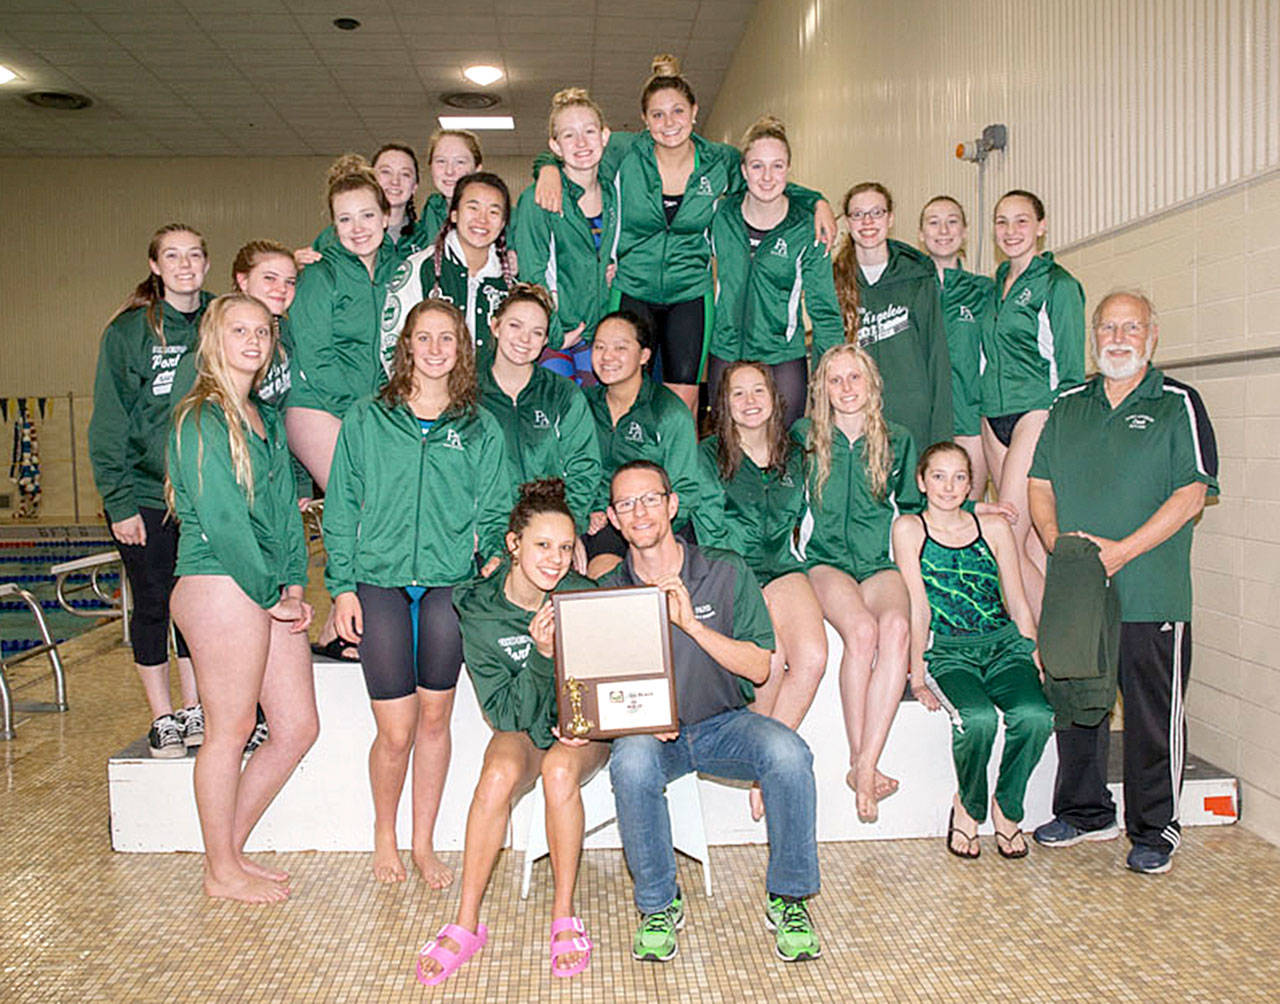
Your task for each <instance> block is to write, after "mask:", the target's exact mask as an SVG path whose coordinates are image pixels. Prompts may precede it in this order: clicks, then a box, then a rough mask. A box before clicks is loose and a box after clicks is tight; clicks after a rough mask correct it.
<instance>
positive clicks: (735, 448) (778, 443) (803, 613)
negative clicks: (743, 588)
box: [702, 360, 827, 819]
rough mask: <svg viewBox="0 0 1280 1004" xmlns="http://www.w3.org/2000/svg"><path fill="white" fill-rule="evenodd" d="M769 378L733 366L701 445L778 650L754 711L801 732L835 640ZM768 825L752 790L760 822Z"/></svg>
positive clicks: (753, 367) (760, 367) (760, 370)
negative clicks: (803, 554) (803, 543)
mask: <svg viewBox="0 0 1280 1004" xmlns="http://www.w3.org/2000/svg"><path fill="white" fill-rule="evenodd" d="M770 370H771V368H770V367H769V366H768V365H767V364H765V363H755V362H749V361H741V360H740V361H738V362H731V363H728V364H727V365H726V366H725V368H724V373H723V374H722V376H721V379H720V389H719V392H718V393H717V394H716V398H715V405H714V407H713V409H712V416H713V419H714V421H715V427H716V434H715V435H714V436H710V437H708V438H707V439H704V440H703V441H702V451H703V454H704V456H705V458H706V460H707V462H708V463H709V464H711V465H712V466H713V467H714V468H715V470H716V473H717V474H718V475H719V476H720V482H721V484H723V485H724V509H725V521H726V523H727V524H728V526H729V532H730V536H731V537H732V538H733V541H734V547H735V549H736V550H737V551H738V552H739V553H740V554H741V555H742V556H743V557H744V558H746V560H747V564H748V565H749V566H750V567H751V571H752V572H754V573H755V576H756V579H757V580H758V581H759V583H760V586H761V587H762V589H763V590H764V602H765V605H766V606H767V607H768V608H769V616H770V618H771V619H772V621H773V633H774V637H775V638H776V640H777V647H776V648H775V649H774V651H773V658H772V661H771V664H770V665H771V668H770V671H769V680H768V682H766V683H764V684H762V685H761V686H758V687H756V699H755V703H753V704H752V705H751V707H752V709H753V710H754V711H758V712H759V713H760V714H762V715H769V716H771V717H773V718H776V719H778V721H780V722H784V723H786V724H787V725H788V726H790V727H791V728H792V729H798V728H799V727H800V722H801V720H802V719H803V718H804V716H805V713H806V712H807V711H808V710H809V705H810V704H811V703H812V702H813V695H814V693H815V692H816V691H817V689H818V683H819V682H820V681H821V680H822V674H823V673H824V672H825V670H826V668H827V632H826V628H824V627H823V625H822V608H821V607H820V606H819V605H818V598H817V596H816V595H814V592H813V586H812V585H811V584H810V582H809V579H808V578H807V577H806V576H805V574H804V562H803V561H801V560H800V555H799V554H798V553H797V551H796V535H797V533H798V531H799V529H800V520H801V518H802V517H803V516H804V511H805V498H804V455H803V451H802V450H801V449H800V447H799V446H798V445H796V444H795V443H793V442H792V441H791V439H790V438H789V437H788V435H787V426H786V425H784V424H783V410H782V402H781V400H780V399H779V396H778V388H777V386H776V385H775V384H774V382H773V376H772V374H771V372H770ZM763 815H764V800H763V798H762V797H761V794H760V788H759V786H753V787H752V789H751V816H752V818H753V819H759V818H760V817H761V816H763Z"/></svg>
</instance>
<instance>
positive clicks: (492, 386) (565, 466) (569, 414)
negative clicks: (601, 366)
mask: <svg viewBox="0 0 1280 1004" xmlns="http://www.w3.org/2000/svg"><path fill="white" fill-rule="evenodd" d="M478 383H479V386H480V404H481V406H482V407H483V408H484V409H485V410H486V411H488V412H489V414H491V415H492V416H493V417H494V418H495V419H496V420H497V422H498V425H499V426H500V427H501V428H502V431H503V433H504V434H505V435H506V443H507V460H508V462H509V463H510V465H511V471H512V474H513V476H514V478H515V483H516V484H524V483H525V482H526V481H536V480H537V479H538V478H563V479H564V486H565V500H566V501H567V502H568V503H569V509H570V511H571V512H572V513H573V519H574V523H575V524H576V525H577V528H578V532H579V533H584V532H586V529H587V520H588V518H589V517H590V516H591V513H592V511H593V510H594V509H596V508H597V507H596V500H597V498H598V496H599V494H600V478H601V471H600V448H599V446H598V445H597V443H596V432H595V423H594V422H592V420H591V410H590V409H589V408H588V407H587V399H586V398H585V397H583V396H582V391H581V389H580V388H579V387H578V385H577V384H576V383H574V382H573V381H572V380H566V379H565V378H564V377H562V376H560V375H559V374H556V373H553V372H552V371H551V370H549V369H547V368H546V367H544V366H534V367H533V373H532V375H531V376H530V377H529V382H528V383H527V384H525V385H524V388H523V389H522V390H521V391H520V393H519V394H517V395H516V399H515V401H512V400H511V397H510V396H509V395H508V394H507V392H506V391H504V390H503V389H502V388H501V387H499V386H498V382H497V381H496V380H495V379H494V378H493V367H491V366H486V367H484V368H483V369H482V370H480V373H479V377H478Z"/></svg>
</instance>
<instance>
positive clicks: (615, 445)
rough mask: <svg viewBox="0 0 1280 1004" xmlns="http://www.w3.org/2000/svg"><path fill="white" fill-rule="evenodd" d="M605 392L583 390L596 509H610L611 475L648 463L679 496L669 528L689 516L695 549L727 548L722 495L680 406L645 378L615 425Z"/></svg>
mask: <svg viewBox="0 0 1280 1004" xmlns="http://www.w3.org/2000/svg"><path fill="white" fill-rule="evenodd" d="M607 390H608V388H607V387H606V386H605V385H604V384H597V385H596V386H594V387H585V388H583V394H585V395H586V398H587V404H588V405H589V406H590V408H591V415H592V417H593V418H594V419H595V428H596V436H597V438H598V441H599V444H600V459H601V461H602V462H603V464H604V477H603V478H602V479H601V482H600V494H599V498H598V500H597V502H596V508H597V509H601V510H603V509H604V508H605V507H606V506H608V504H609V481H610V479H611V478H612V477H613V473H614V471H616V470H617V469H618V468H619V467H621V466H622V465H623V464H625V463H627V462H629V461H632V460H650V461H652V462H653V463H655V464H659V465H661V466H662V467H663V468H664V469H665V470H666V472H667V476H668V477H669V478H670V479H671V487H672V488H673V489H674V490H675V491H676V493H677V494H678V495H679V496H680V510H679V512H677V513H676V518H675V519H674V520H672V525H673V526H674V527H675V528H676V529H680V528H681V527H683V526H684V525H685V524H686V523H687V522H689V519H690V518H691V517H692V519H693V528H694V530H695V531H697V534H698V543H699V544H700V545H704V546H707V547H728V546H730V544H729V538H728V526H727V524H726V522H725V518H724V491H723V490H722V489H721V487H720V482H719V480H718V479H717V478H716V477H715V474H714V473H713V468H709V467H707V466H706V463H705V462H704V461H703V459H702V457H701V455H700V454H699V453H698V434H697V432H696V430H695V429H694V427H693V416H692V415H691V414H690V413H689V409H688V407H687V406H686V405H685V403H684V402H683V401H681V400H680V399H679V398H678V397H676V396H675V394H673V393H672V392H671V391H670V390H668V389H667V388H666V387H663V386H660V385H658V384H655V383H654V382H653V381H652V380H650V379H649V378H648V377H645V378H644V380H643V381H642V382H641V384H640V392H639V393H638V394H637V395H636V400H635V403H634V404H633V405H632V406H631V409H630V410H629V411H628V412H627V413H626V414H625V415H623V416H622V417H621V418H620V419H618V424H617V425H614V424H613V419H612V418H611V417H610V416H609V401H608V399H607V398H606V397H605V392H606V391H607Z"/></svg>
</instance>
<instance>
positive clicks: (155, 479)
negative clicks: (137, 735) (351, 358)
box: [89, 223, 209, 757]
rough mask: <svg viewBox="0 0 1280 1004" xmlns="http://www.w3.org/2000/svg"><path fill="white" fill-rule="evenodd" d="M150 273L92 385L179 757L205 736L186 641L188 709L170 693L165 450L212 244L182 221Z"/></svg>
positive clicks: (140, 626) (99, 468) (106, 495)
mask: <svg viewBox="0 0 1280 1004" xmlns="http://www.w3.org/2000/svg"><path fill="white" fill-rule="evenodd" d="M147 262H148V265H149V266H150V271H149V272H148V273H147V277H146V279H144V280H143V281H142V282H140V283H139V284H138V287H137V288H136V289H135V290H134V291H133V293H132V294H131V295H130V296H129V298H128V299H127V300H125V302H124V303H123V304H122V305H121V307H120V309H119V310H117V311H116V313H115V316H114V317H112V319H111V323H110V324H108V325H107V330H106V331H104V332H103V334H102V343H101V348H100V349H99V351H98V372H97V376H96V377H95V378H94V382H93V417H92V418H91V419H90V421H89V459H90V461H91V462H92V463H93V477H94V481H95V482H96V483H97V486H98V493H99V494H100V495H101V496H102V504H103V507H104V509H105V510H106V514H107V525H108V526H109V528H110V530H111V536H112V537H114V538H115V540H116V543H118V544H119V545H120V558H121V560H122V562H123V563H124V570H125V575H127V576H128V579H129V588H130V590H131V592H132V598H133V612H132V615H131V618H130V621H129V626H130V635H131V638H132V641H133V661H134V664H135V665H136V666H137V668H138V675H139V676H140V677H141V679H142V686H143V689H144V690H145V691H146V694H147V703H148V704H149V705H150V706H151V717H152V719H153V721H152V723H151V730H150V733H149V735H148V743H149V745H150V747H151V755H152V756H155V757H181V756H185V755H186V749H187V746H198V745H200V743H201V741H202V740H203V738H204V719H203V716H202V714H201V711H200V705H199V697H198V696H197V694H196V678H195V674H194V673H193V672H192V670H191V660H190V658H189V657H188V651H187V643H186V641H185V640H184V639H183V637H182V634H181V633H180V632H179V633H178V634H177V636H176V642H177V650H178V652H177V654H178V678H179V680H180V682H181V687H182V700H183V704H184V705H185V710H182V709H179V710H178V711H177V712H175V711H174V708H173V704H172V701H171V698H170V696H169V592H170V590H171V589H172V588H173V564H174V560H175V553H176V550H177V546H178V528H177V527H176V526H175V525H174V523H173V521H172V520H168V519H166V518H165V511H164V510H165V502H164V446H165V442H166V441H167V439H168V433H169V419H170V416H171V414H172V411H173V398H172V396H171V391H172V388H173V381H174V374H175V373H176V371H177V367H178V364H179V362H180V361H181V360H182V357H183V356H184V355H186V353H187V351H188V349H190V347H191V346H193V345H194V344H195V342H196V338H197V325H198V324H199V322H200V316H201V314H203V313H204V309H205V306H206V304H207V303H208V301H209V296H208V294H207V293H203V292H202V291H201V287H202V286H203V285H204V278H205V275H206V273H207V272H208V271H209V254H208V249H207V248H206V247H205V242H204V238H203V237H201V236H200V234H199V233H197V232H196V231H195V230H193V229H192V228H191V227H189V226H187V225H186V224H184V223H170V224H168V225H167V226H163V227H161V228H160V229H159V230H157V231H156V232H155V234H154V235H153V236H152V238H151V245H150V247H149V248H148V249H147Z"/></svg>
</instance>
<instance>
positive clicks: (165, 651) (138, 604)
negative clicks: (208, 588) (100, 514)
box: [108, 506, 191, 666]
mask: <svg viewBox="0 0 1280 1004" xmlns="http://www.w3.org/2000/svg"><path fill="white" fill-rule="evenodd" d="M138 515H139V516H141V517H142V525H143V526H144V527H145V528H146V531H147V542H146V543H145V544H121V543H120V538H118V537H116V535H115V534H114V533H112V534H111V536H112V537H113V538H114V539H115V542H116V544H118V545H119V551H120V563H121V564H123V565H124V574H125V575H126V576H128V579H129V592H130V593H131V594H132V596H131V602H132V604H133V609H132V611H131V612H130V614H129V638H130V639H131V640H132V643H133V661H134V662H136V663H137V664H138V665H139V666H159V665H161V664H162V663H166V662H168V661H169V594H170V593H171V592H172V591H173V582H174V579H173V566H174V565H176V564H177V563H178V524H177V522H175V521H174V520H172V519H166V518H165V515H166V514H165V511H164V510H163V509H147V508H143V507H142V506H139V507H138ZM108 529H110V523H108ZM174 640H175V642H176V644H177V648H178V656H179V658H182V659H186V658H188V657H190V655H191V653H190V651H188V649H187V641H186V639H185V638H183V637H182V632H181V631H178V630H177V629H176V628H175V629H174Z"/></svg>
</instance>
